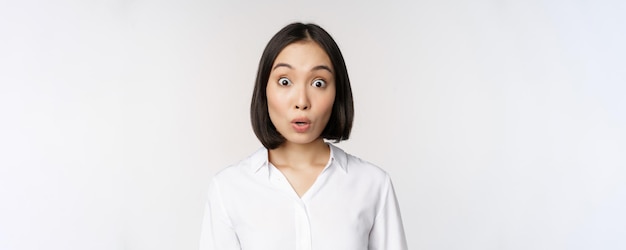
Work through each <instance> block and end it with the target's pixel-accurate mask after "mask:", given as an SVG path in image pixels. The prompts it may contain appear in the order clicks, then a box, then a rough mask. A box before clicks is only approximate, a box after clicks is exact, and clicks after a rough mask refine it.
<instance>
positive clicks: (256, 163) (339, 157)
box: [249, 143, 348, 173]
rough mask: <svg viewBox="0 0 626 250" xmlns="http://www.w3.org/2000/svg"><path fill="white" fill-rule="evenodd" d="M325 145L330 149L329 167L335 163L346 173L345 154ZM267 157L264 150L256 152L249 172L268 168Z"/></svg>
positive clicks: (251, 159)
mask: <svg viewBox="0 0 626 250" xmlns="http://www.w3.org/2000/svg"><path fill="white" fill-rule="evenodd" d="M326 144H327V145H328V146H329V148H330V161H331V165H332V164H335V163H336V164H337V165H339V168H340V169H341V170H343V172H344V173H348V157H347V155H346V152H344V151H343V149H341V148H339V147H337V146H335V145H333V144H330V143H326ZM268 156H269V154H268V150H267V149H266V148H260V149H258V150H257V151H256V152H254V153H253V154H252V155H251V156H250V158H249V159H250V170H251V171H252V172H255V173H256V172H258V171H259V170H260V169H261V168H263V167H266V168H267V167H269V164H268V163H269V162H268V159H269V157H268Z"/></svg>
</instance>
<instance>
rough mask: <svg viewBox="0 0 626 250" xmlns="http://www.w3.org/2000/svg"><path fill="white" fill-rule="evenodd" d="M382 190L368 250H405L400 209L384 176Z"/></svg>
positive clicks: (390, 185) (388, 181) (387, 179)
mask: <svg viewBox="0 0 626 250" xmlns="http://www.w3.org/2000/svg"><path fill="white" fill-rule="evenodd" d="M385 183H386V184H385V186H384V188H383V189H384V190H383V192H382V197H381V199H380V206H379V210H378V213H377V215H376V218H375V220H374V225H373V227H372V230H371V231H370V239H369V248H368V249H369V250H406V249H407V244H406V237H405V235H404V227H403V226H402V218H401V216H400V207H399V205H398V200H397V199H396V194H395V191H394V188H393V184H392V183H391V178H389V176H388V175H387V176H386V181H385Z"/></svg>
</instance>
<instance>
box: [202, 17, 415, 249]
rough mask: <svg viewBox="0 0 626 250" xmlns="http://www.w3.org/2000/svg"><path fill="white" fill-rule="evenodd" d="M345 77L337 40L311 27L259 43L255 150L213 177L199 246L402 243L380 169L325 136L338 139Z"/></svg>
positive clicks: (343, 120)
mask: <svg viewBox="0 0 626 250" xmlns="http://www.w3.org/2000/svg"><path fill="white" fill-rule="evenodd" d="M353 114H354V111H353V104H352V91H351V88H350V80H349V79H348V73H347V70H346V66H345V63H344V60H343V56H342V55H341V52H340V51H339V47H338V46H337V44H336V43H335V41H334V40H333V39H332V37H331V36H330V35H329V34H328V33H327V32H326V31H324V30H323V29H322V28H320V27H319V26H317V25H315V24H302V23H293V24H290V25H288V26H286V27H285V28H283V29H282V30H280V31H279V32H278V33H277V34H276V35H274V37H273V38H272V39H271V40H270V41H269V43H268V45H267V47H266V48H265V50H264V52H263V55H262V57H261V61H260V64H259V69H258V74H257V78H256V83H255V86H254V94H253V96H252V105H251V119H252V127H253V129H254V132H255V134H256V136H257V137H258V138H259V140H260V141H261V143H262V144H263V146H264V148H262V149H260V150H258V151H257V152H255V153H254V154H252V155H251V156H249V157H248V158H246V159H244V160H242V161H241V162H239V163H237V164H235V165H233V166H230V167H228V168H226V169H224V170H222V171H220V172H219V173H218V174H216V175H215V177H214V178H213V181H212V182H211V185H210V187H209V194H208V199H207V203H206V210H205V218H204V221H203V232H202V239H201V248H203V249H219V250H223V249H246V250H247V249H267V250H282V249H285V250H293V249H298V250H301V249H320V250H332V249H338V250H352V249H355V250H356V249H384V250H395V249H406V248H407V247H406V240H405V236H404V230H403V227H402V221H401V218H400V211H399V207H398V203H397V201H396V198H395V194H394V190H393V186H392V184H391V180H390V178H389V176H388V175H387V173H386V172H385V171H383V170H382V169H380V168H378V167H376V166H374V165H372V164H370V163H368V162H366V161H363V160H361V159H359V158H357V157H355V156H352V155H350V154H347V153H345V152H344V151H343V150H341V149H340V148H338V147H336V146H334V145H332V144H329V143H326V142H325V141H324V139H327V140H334V141H335V142H339V141H341V140H346V139H348V137H349V135H350V130H351V128H352V118H353Z"/></svg>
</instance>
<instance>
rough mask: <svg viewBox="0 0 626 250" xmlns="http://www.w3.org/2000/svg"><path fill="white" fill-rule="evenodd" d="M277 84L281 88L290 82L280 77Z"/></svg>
mask: <svg viewBox="0 0 626 250" xmlns="http://www.w3.org/2000/svg"><path fill="white" fill-rule="evenodd" d="M278 84H279V85H281V86H289V85H291V81H290V80H289V79H287V77H281V78H280V79H278Z"/></svg>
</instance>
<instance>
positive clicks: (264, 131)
mask: <svg viewBox="0 0 626 250" xmlns="http://www.w3.org/2000/svg"><path fill="white" fill-rule="evenodd" d="M307 40H309V41H313V42H315V43H317V44H318V45H319V46H320V47H322V49H324V51H326V54H328V57H329V58H330V61H331V63H332V66H333V68H334V71H335V72H334V74H335V75H334V77H335V84H336V85H335V86H336V87H335V91H336V92H335V102H334V103H333V110H332V113H331V115H330V119H329V120H328V124H326V127H325V128H324V130H323V131H322V134H321V137H322V138H324V139H329V140H335V142H339V141H341V140H347V139H348V138H349V137H350V130H351V129H352V120H353V117H354V105H353V101H352V89H351V88H350V79H349V78H348V70H347V69H346V63H345V62H344V60H343V56H342V55H341V51H340V50H339V46H337V43H335V40H333V38H332V37H331V36H330V34H328V32H326V31H325V30H324V29H322V28H321V27H320V26H317V25H315V24H312V23H309V24H303V23H292V24H289V25H287V26H285V27H284V28H283V29H281V30H280V31H278V33H276V35H274V37H272V39H270V41H269V42H268V43H267V46H266V47H265V50H264V51H263V55H262V56H261V61H260V62H259V69H258V71H257V76H256V81H255V84H254V92H253V94H252V103H251V105H250V118H251V120H252V129H253V130H254V134H256V136H257V138H259V141H261V143H262V144H263V146H265V148H267V149H275V148H277V147H278V146H280V144H282V143H283V142H284V141H285V138H284V137H283V136H282V135H281V134H280V133H278V131H277V130H276V127H274V124H272V121H271V120H270V116H269V113H268V110H267V94H266V88H267V81H268V80H269V77H270V73H271V70H272V65H273V64H274V60H276V57H277V56H278V54H279V53H280V52H281V51H282V50H283V49H284V48H285V47H287V45H289V44H292V43H295V42H299V41H307Z"/></svg>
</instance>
